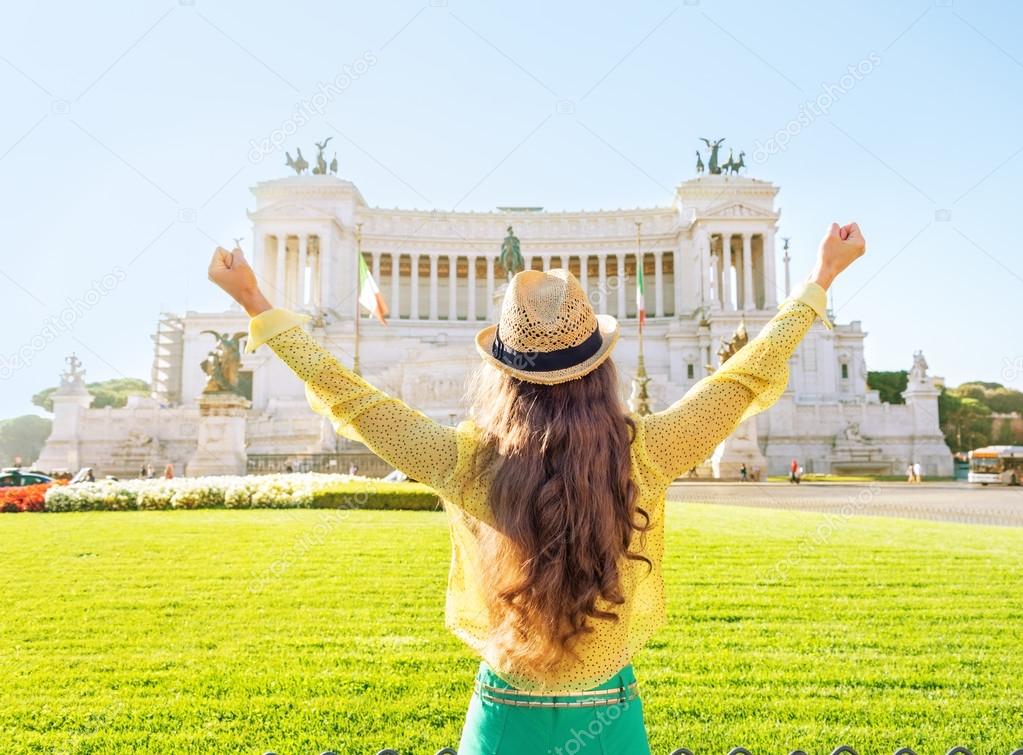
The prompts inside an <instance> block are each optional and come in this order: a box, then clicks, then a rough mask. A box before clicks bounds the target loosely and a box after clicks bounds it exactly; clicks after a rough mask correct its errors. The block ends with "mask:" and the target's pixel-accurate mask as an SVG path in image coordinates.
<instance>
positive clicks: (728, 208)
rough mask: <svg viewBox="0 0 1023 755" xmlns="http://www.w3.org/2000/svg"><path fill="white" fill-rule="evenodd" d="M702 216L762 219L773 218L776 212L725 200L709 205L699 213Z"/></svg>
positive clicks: (775, 216)
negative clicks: (721, 202)
mask: <svg viewBox="0 0 1023 755" xmlns="http://www.w3.org/2000/svg"><path fill="white" fill-rule="evenodd" d="M700 217H702V218H755V219H762V220H773V219H775V218H777V217H778V216H777V214H776V213H774V212H772V211H771V210H768V209H765V208H763V207H757V206H755V205H750V204H746V203H744V202H727V203H724V204H719V205H716V206H715V207H710V208H708V209H707V210H705V211H703V212H701V213H700Z"/></svg>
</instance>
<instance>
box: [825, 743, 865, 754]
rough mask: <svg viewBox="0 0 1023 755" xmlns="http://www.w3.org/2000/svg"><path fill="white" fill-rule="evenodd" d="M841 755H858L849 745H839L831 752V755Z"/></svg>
mask: <svg viewBox="0 0 1023 755" xmlns="http://www.w3.org/2000/svg"><path fill="white" fill-rule="evenodd" d="M843 753H845V755H859V753H858V752H856V750H854V749H853V748H852V747H850V746H849V745H839V746H838V747H836V748H835V749H834V750H832V751H831V755H843Z"/></svg>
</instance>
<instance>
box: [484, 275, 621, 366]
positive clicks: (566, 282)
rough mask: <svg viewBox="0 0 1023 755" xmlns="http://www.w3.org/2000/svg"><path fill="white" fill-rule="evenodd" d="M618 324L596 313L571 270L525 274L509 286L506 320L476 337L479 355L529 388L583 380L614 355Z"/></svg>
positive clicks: (504, 311)
mask: <svg viewBox="0 0 1023 755" xmlns="http://www.w3.org/2000/svg"><path fill="white" fill-rule="evenodd" d="M617 340H618V321H617V320H615V318H613V317H611V316H610V315H598V314H595V313H594V312H593V307H592V306H590V302H589V299H588V298H587V296H586V292H585V291H583V288H582V286H580V285H579V281H578V280H576V277H575V276H574V275H572V273H570V272H569V271H568V270H564V269H561V268H555V269H553V270H548V271H547V272H541V271H539V270H523V271H522V272H520V273H518V274H517V275H516V276H515V277H514V278H512V279H511V282H510V283H509V284H508V290H507V291H506V292H505V295H504V302H503V303H502V305H501V321H500V322H499V323H498V324H497V325H490V326H488V327H486V328H484V329H483V330H481V331H480V332H479V333H477V334H476V349H477V351H479V353H480V356H481V357H483V359H484V360H485V361H487V362H490V364H492V365H494V366H495V367H497V368H498V369H499V370H503V371H504V372H507V373H508V374H509V375H513V376H514V377H517V378H519V379H520V380H525V381H527V382H530V383H542V384H544V385H554V384H556V383H564V382H567V381H569V380H575V379H577V378H581V377H582V376H583V375H586V374H587V373H589V372H592V371H593V370H594V369H596V368H597V367H598V366H600V364H601V363H602V362H603V361H604V360H605V359H607V358H608V356H610V354H611V349H612V347H613V346H614V345H615V342H616V341H617Z"/></svg>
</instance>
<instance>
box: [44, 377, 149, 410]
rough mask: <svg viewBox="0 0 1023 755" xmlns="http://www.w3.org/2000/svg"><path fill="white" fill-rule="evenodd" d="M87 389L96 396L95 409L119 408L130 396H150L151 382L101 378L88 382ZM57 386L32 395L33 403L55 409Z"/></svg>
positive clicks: (47, 408) (93, 406)
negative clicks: (54, 400) (54, 401)
mask: <svg viewBox="0 0 1023 755" xmlns="http://www.w3.org/2000/svg"><path fill="white" fill-rule="evenodd" d="M85 387H86V389H87V390H88V391H89V393H91V394H92V395H93V396H95V400H94V401H93V402H92V408H93V409H102V408H103V407H105V406H110V407H113V408H114V409H118V408H120V407H122V406H124V405H125V404H127V403H128V396H148V395H149V383H147V382H146V381H145V380H139V379H138V378H115V379H113V380H101V381H99V382H96V383H86V384H85ZM56 390H57V388H56V387H53V388H47V389H46V390H44V391H39V393H37V394H36V395H34V396H33V397H32V403H33V404H35V405H36V406H41V407H42V408H43V409H45V410H46V411H48V412H52V411H53V393H54V391H56Z"/></svg>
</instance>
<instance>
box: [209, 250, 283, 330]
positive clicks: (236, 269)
mask: <svg viewBox="0 0 1023 755" xmlns="http://www.w3.org/2000/svg"><path fill="white" fill-rule="evenodd" d="M208 275H209V279H210V280H211V281H213V282H214V283H216V284H217V285H218V286H220V287H221V288H222V289H224V291H226V292H227V294H228V295H229V296H230V297H231V298H232V299H234V300H235V301H236V302H238V303H239V304H241V305H242V307H243V308H244V309H245V311H246V312H248V314H249V316H250V317H255V316H256V315H258V314H259V313H260V312H265V311H266V310H268V309H272V308H273V307H272V306H271V304H270V302H268V301H267V300H266V297H265V296H263V293H262V292H261V291H260V290H259V283H258V282H257V281H256V274H255V272H253V270H252V266H251V265H249V262H248V260H246V259H245V255H244V254H243V253H242V250H241V249H239V248H237V247H235V248H234V249H233V250H232V251H230V252H229V251H227V250H226V249H224V248H223V247H219V246H218V247H217V249H216V251H214V252H213V259H211V260H210V268H209V271H208Z"/></svg>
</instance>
